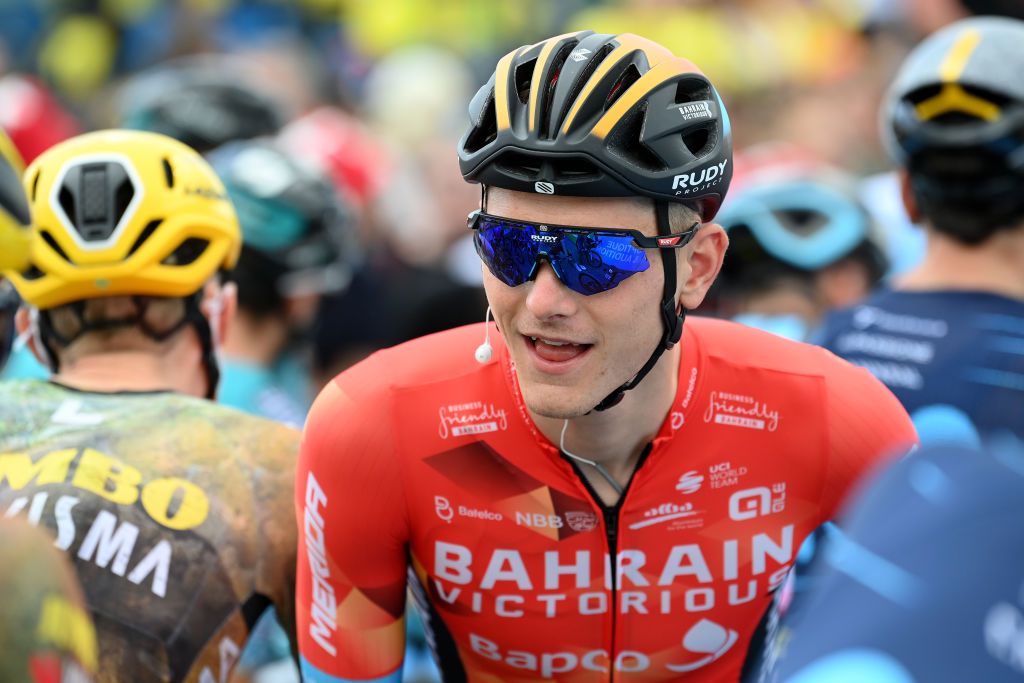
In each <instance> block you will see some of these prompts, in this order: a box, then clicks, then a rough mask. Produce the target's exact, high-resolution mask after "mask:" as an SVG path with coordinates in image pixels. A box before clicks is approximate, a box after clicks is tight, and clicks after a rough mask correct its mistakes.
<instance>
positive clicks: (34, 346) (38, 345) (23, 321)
mask: <svg viewBox="0 0 1024 683" xmlns="http://www.w3.org/2000/svg"><path fill="white" fill-rule="evenodd" d="M32 327H33V322H32V314H31V313H29V310H28V308H26V307H25V306H22V307H21V308H19V309H18V312H17V313H15V314H14V329H15V330H17V331H18V338H19V339H26V340H27V341H26V344H27V345H28V348H29V350H30V351H31V352H32V355H33V356H35V357H36V360H37V361H39V364H40V365H42V366H43V367H44V368H47V369H51V368H52V367H53V366H52V365H51V364H50V360H49V354H48V353H47V352H46V350H45V349H44V348H42V340H41V339H40V338H39V334H38V332H37V331H36V330H33V329H32Z"/></svg>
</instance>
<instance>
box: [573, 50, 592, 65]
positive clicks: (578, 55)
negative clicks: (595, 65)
mask: <svg viewBox="0 0 1024 683" xmlns="http://www.w3.org/2000/svg"><path fill="white" fill-rule="evenodd" d="M590 54H591V52H590V50H588V49H587V48H585V47H578V48H576V49H575V50H573V51H572V52H570V53H569V59H571V60H572V61H574V62H582V61H583V60H584V59H586V58H587V57H588V56H589V55H590Z"/></svg>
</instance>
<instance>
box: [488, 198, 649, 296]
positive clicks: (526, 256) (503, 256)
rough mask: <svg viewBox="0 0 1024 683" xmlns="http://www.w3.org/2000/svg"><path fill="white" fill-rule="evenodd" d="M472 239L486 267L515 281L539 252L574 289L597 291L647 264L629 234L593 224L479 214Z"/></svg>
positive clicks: (525, 274)
mask: <svg viewBox="0 0 1024 683" xmlns="http://www.w3.org/2000/svg"><path fill="white" fill-rule="evenodd" d="M476 228H477V230H476V235H475V237H474V238H473V243H474V244H475V245H476V252H477V254H479V255H480V258H481V259H482V260H483V262H484V263H485V264H486V265H487V268H488V270H490V271H491V273H492V274H493V275H494V277H496V278H498V279H499V280H501V281H502V282H504V283H505V284H506V285H508V286H510V287H518V286H519V285H521V284H523V283H524V282H526V281H527V280H529V279H530V277H532V276H533V273H534V271H535V270H536V268H537V259H538V258H539V257H540V256H541V255H543V256H544V257H545V258H547V260H548V261H549V262H550V263H551V267H552V268H553V269H554V271H555V274H556V275H557V276H558V279H559V280H561V281H562V283H563V284H564V285H565V286H566V287H568V288H569V289H571V290H573V291H574V292H579V293H580V294H585V295H590V294H600V293H601V292H607V291H608V290H609V289H613V288H614V287H616V286H617V285H618V284H619V283H620V282H622V281H623V280H625V279H626V278H628V277H629V276H630V275H636V274H637V273H640V272H643V271H645V270H647V269H648V268H649V267H650V262H649V261H648V260H647V254H646V253H645V252H644V250H643V249H641V248H640V247H638V246H637V244H636V243H635V242H634V241H633V238H632V237H630V236H629V235H621V234H610V233H603V232H597V231H594V230H572V229H567V230H562V229H558V228H550V229H545V230H544V231H543V232H541V231H540V230H539V229H538V228H537V226H534V225H531V224H520V223H512V222H505V221H498V220H493V219H490V218H484V217H483V216H481V217H480V219H479V222H478V223H477V226H476Z"/></svg>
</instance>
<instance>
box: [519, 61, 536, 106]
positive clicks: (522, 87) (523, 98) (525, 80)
mask: <svg viewBox="0 0 1024 683" xmlns="http://www.w3.org/2000/svg"><path fill="white" fill-rule="evenodd" d="M536 66H537V58H536V57H535V58H533V59H531V60H530V61H528V62H523V63H522V64H520V65H519V66H517V67H516V95H517V96H518V97H519V102H520V103H521V104H526V103H527V101H529V99H530V83H531V82H532V81H533V70H534V68H535V67H536Z"/></svg>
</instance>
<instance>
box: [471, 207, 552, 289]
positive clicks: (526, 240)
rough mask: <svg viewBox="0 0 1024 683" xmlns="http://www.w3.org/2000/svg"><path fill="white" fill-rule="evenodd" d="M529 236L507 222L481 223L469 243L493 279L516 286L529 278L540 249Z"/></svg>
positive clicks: (520, 228) (527, 232) (486, 221)
mask: <svg viewBox="0 0 1024 683" xmlns="http://www.w3.org/2000/svg"><path fill="white" fill-rule="evenodd" d="M533 234H534V231H532V230H529V229H525V230H524V229H523V228H522V227H519V226H514V225H512V224H509V223H501V222H498V221H490V220H481V221H480V224H479V226H478V229H477V231H476V235H475V236H474V238H473V243H474V244H475V245H476V253H477V254H479V255H480V258H481V259H482V260H483V262H484V264H485V265H486V266H487V269H488V270H490V271H491V274H492V275H494V277H496V278H498V279H499V280H501V281H502V282H504V283H505V284H506V285H508V286H509V287H518V286H519V285H521V284H523V283H524V282H526V281H527V280H529V279H530V275H532V274H533V269H534V267H535V266H536V264H537V254H538V253H539V251H540V247H539V246H538V244H537V243H536V242H534V241H532V240H531V239H530V236H531V235H533Z"/></svg>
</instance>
